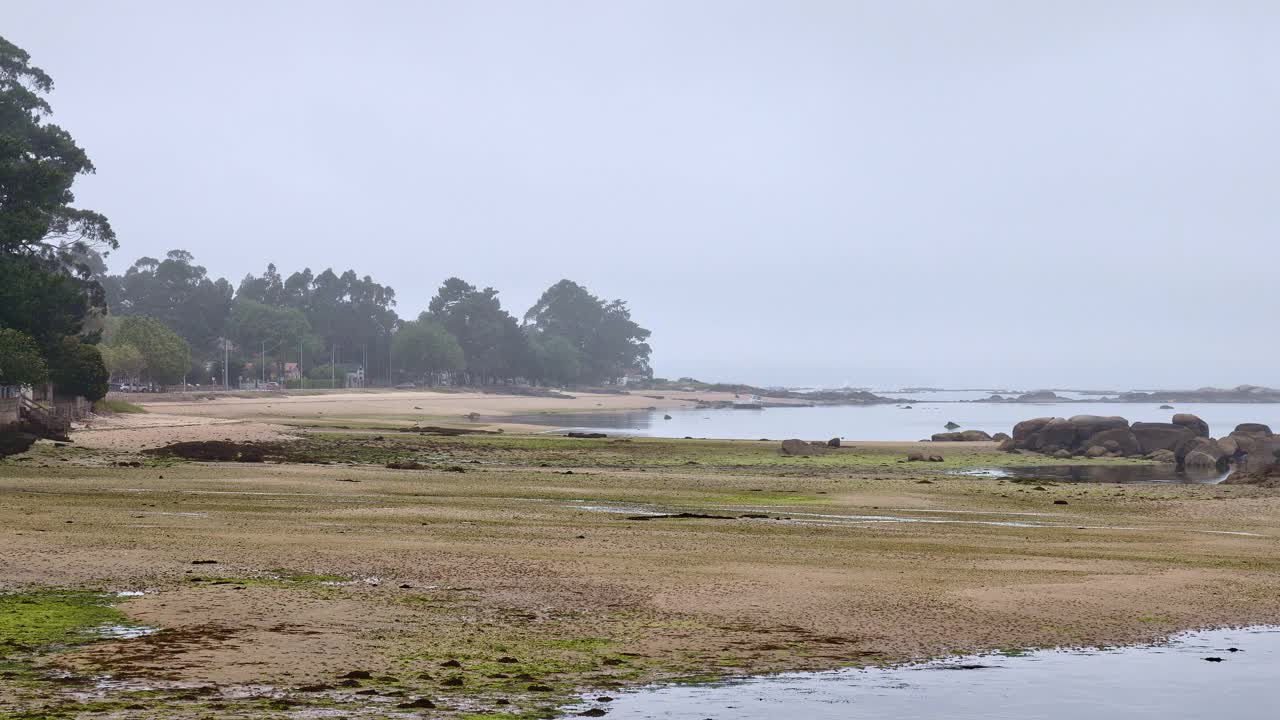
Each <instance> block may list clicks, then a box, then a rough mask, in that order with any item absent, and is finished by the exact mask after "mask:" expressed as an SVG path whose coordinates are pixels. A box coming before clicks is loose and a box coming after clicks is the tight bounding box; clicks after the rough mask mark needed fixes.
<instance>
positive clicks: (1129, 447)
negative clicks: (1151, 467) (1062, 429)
mask: <svg viewBox="0 0 1280 720" xmlns="http://www.w3.org/2000/svg"><path fill="white" fill-rule="evenodd" d="M1081 447H1083V448H1084V449H1085V454H1086V455H1088V454H1089V451H1090V450H1093V449H1094V448H1098V447H1101V448H1103V450H1105V452H1104V453H1102V455H1122V456H1124V457H1132V456H1134V455H1142V454H1143V453H1142V444H1141V443H1139V442H1138V436H1137V435H1134V434H1133V431H1132V430H1130V429H1129V428H1127V427H1118V428H1111V429H1110V430H1103V431H1102V432H1098V433H1094V434H1093V435H1090V436H1089V438H1088V439H1087V440H1085V441H1084V442H1083V443H1081ZM1102 455H1099V454H1097V453H1095V454H1094V455H1093V457H1101V456H1102Z"/></svg>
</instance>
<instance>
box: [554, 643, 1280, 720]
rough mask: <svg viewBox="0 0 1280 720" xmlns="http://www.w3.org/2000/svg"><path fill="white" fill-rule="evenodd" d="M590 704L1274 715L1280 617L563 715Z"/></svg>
mask: <svg viewBox="0 0 1280 720" xmlns="http://www.w3.org/2000/svg"><path fill="white" fill-rule="evenodd" d="M592 697H594V696H592ZM592 710H596V712H597V713H598V712H599V711H601V710H603V711H605V712H606V715H607V717H610V718H616V719H621V718H630V719H634V720H639V719H641V718H655V719H656V718H670V719H671V720H703V719H704V718H710V719H713V720H719V719H721V718H726V719H727V718H742V719H750V720H755V719H760V720H764V719H766V718H768V719H774V718H814V719H817V720H826V719H829V720H836V719H837V718H839V719H840V720H851V719H861V718H867V719H871V718H875V719H880V718H892V719H893V720H913V719H916V718H919V719H921V720H923V719H925V718H930V719H932V718H949V719H951V720H957V719H959V720H963V719H966V718H974V719H979V718H980V719H981V720H1029V719H1036V720H1076V719H1078V718H1090V719H1091V720H1109V719H1110V718H1126V719H1130V720H1132V719H1134V718H1160V719H1161V720H1192V719H1193V718H1195V719H1199V718H1219V717H1220V718H1231V719H1232V720H1263V719H1264V718H1265V719H1267V720H1272V719H1274V718H1277V717H1280V627H1255V628H1246V629H1239V630H1216V631H1206V632H1195V633H1187V634H1184V635H1179V636H1177V637H1176V638H1174V639H1173V640H1172V641H1171V642H1169V643H1168V644H1165V645H1155V646H1147V647H1125V648H1115V649H1102V650H1099V649H1092V650H1046V651H1037V652H1030V653H1026V654H1021V655H1004V654H997V655H982V656H973V657H964V658H952V659H948V660H939V661H935V662H930V663H922V664H918V665H910V666H905V667H899V668H892V669H869V670H853V669H850V670H840V671H835V672H825V673H793V674H785V675H774V676H768V677H761V678H751V679H745V680H737V681H730V682H724V683H717V684H713V685H701V686H678V685H677V686H666V687H657V688H644V689H641V690H638V691H635V692H630V693H625V694H621V695H618V696H615V697H614V698H613V699H612V701H611V702H607V703H600V702H597V701H594V700H593V701H590V702H586V703H583V704H580V705H577V706H575V707H574V708H572V709H571V711H570V712H568V714H567V715H566V717H573V716H577V715H579V714H580V713H584V712H589V711H592Z"/></svg>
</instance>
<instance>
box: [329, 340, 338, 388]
mask: <svg viewBox="0 0 1280 720" xmlns="http://www.w3.org/2000/svg"><path fill="white" fill-rule="evenodd" d="M337 359H338V346H337V345H336V344H333V345H330V346H329V389H330V390H332V389H333V387H334V382H336V381H337V379H338V368H337V366H335V365H334V363H335V362H337Z"/></svg>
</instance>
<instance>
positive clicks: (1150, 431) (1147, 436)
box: [1000, 413, 1275, 470]
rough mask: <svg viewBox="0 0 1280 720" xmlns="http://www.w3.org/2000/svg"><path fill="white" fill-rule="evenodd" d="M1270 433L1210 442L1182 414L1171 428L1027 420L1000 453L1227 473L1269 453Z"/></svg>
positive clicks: (1250, 428) (1260, 430)
mask: <svg viewBox="0 0 1280 720" xmlns="http://www.w3.org/2000/svg"><path fill="white" fill-rule="evenodd" d="M1274 439H1275V436H1274V435H1273V434H1272V432H1271V428H1269V427H1267V426H1266V425H1262V424H1259V423H1243V424H1241V425H1237V426H1236V429H1235V430H1234V431H1232V433H1231V434H1230V435H1228V436H1226V437H1223V438H1219V439H1216V440H1215V439H1214V438H1211V437H1209V425H1208V423H1206V422H1205V421H1204V420H1201V419H1200V418H1199V417H1196V416H1195V415H1191V414H1187V413H1179V414H1177V415H1174V416H1173V420H1172V422H1167V423H1149V422H1136V423H1133V424H1132V425H1131V424H1130V423H1129V421H1128V420H1126V419H1124V418H1122V417H1114V416H1112V417H1102V416H1098V415H1076V416H1075V417H1071V418H1055V417H1043V418H1035V419H1033V420H1024V421H1022V422H1020V423H1018V424H1017V425H1015V426H1014V428H1013V435H1012V436H1011V437H1010V438H1009V439H1007V440H1005V441H1004V442H1002V443H1001V444H1000V449H1001V450H1007V451H1011V452H1016V451H1020V450H1029V451H1032V452H1038V453H1043V454H1045V455H1053V456H1054V457H1058V458H1070V457H1079V456H1083V457H1090V458H1099V457H1143V458H1147V459H1150V460H1156V461H1159V462H1168V463H1177V464H1178V465H1179V466H1180V467H1186V468H1194V469H1218V470H1226V469H1227V467H1228V465H1229V464H1230V463H1232V462H1234V461H1236V460H1238V459H1241V458H1244V457H1246V456H1248V455H1250V454H1251V453H1255V452H1256V451H1258V450H1260V449H1263V448H1264V447H1269V443H1270V442H1272V441H1273V440H1274Z"/></svg>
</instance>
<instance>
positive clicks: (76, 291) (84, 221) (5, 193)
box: [0, 37, 117, 399]
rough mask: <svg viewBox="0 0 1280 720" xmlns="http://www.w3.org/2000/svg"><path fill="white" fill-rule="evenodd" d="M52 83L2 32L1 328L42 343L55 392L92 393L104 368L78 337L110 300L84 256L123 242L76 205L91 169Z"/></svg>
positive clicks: (102, 382)
mask: <svg viewBox="0 0 1280 720" xmlns="http://www.w3.org/2000/svg"><path fill="white" fill-rule="evenodd" d="M52 90H53V80H52V79H51V78H50V77H49V76H48V74H46V73H45V72H44V71H43V70H41V69H40V68H38V67H35V66H33V65H31V57H30V55H28V54H27V53H26V51H24V50H22V49H21V48H19V47H18V46H16V45H14V44H13V43H11V42H9V41H8V40H7V39H5V38H3V37H0V328H9V329H11V330H17V331H20V332H22V333H23V334H25V335H27V336H29V337H30V338H31V339H32V341H33V342H35V343H36V345H38V346H39V348H40V352H41V355H42V356H43V357H44V360H45V363H46V365H47V367H48V371H49V376H50V378H51V379H52V380H53V381H54V383H55V386H57V387H58V390H59V392H61V393H63V394H70V395H84V396H86V397H89V398H90V399H96V398H98V397H101V396H102V395H103V394H105V393H106V368H105V366H104V365H103V363H102V357H101V356H100V355H99V353H98V351H97V349H96V348H94V347H93V346H92V345H87V344H84V343H83V342H82V340H88V341H90V342H94V341H96V337H95V333H93V332H91V331H92V330H93V328H92V323H91V320H92V319H93V318H92V316H93V315H94V313H95V311H96V310H100V309H103V308H105V302H104V297H103V294H102V289H101V286H100V285H99V284H98V283H97V281H96V280H94V279H92V278H91V274H92V272H93V268H92V267H91V266H90V263H89V262H88V260H89V259H91V256H90V250H91V249H94V248H97V249H105V250H110V249H113V248H115V247H117V242H116V236H115V233H114V232H113V231H112V230H111V225H110V223H108V222H107V219H106V218H105V217H103V216H102V215H100V214H98V213H96V212H93V211H90V210H85V209H82V208H77V207H74V206H73V203H74V202H75V195H74V194H73V193H72V192H71V186H72V185H73V184H74V183H75V180H76V178H77V177H78V176H80V175H84V174H87V173H92V172H93V171H94V168H93V163H92V162H90V161H89V157H88V155H86V154H85V152H84V150H82V149H81V148H80V147H79V146H78V145H76V143H75V140H73V139H72V137H71V134H70V133H68V132H67V131H66V130H63V129H62V128H60V127H58V126H57V125H53V124H51V123H49V122H48V118H49V116H50V115H51V114H52V112H53V110H52V108H51V107H50V106H49V103H48V101H47V100H46V99H45V97H44V96H46V95H48V94H49V93H50V92H51V91H52ZM87 331H89V332H87ZM82 333H86V334H85V335H84V336H83V337H80V336H81V334H82ZM28 349H29V348H28ZM24 356H25V353H24Z"/></svg>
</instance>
